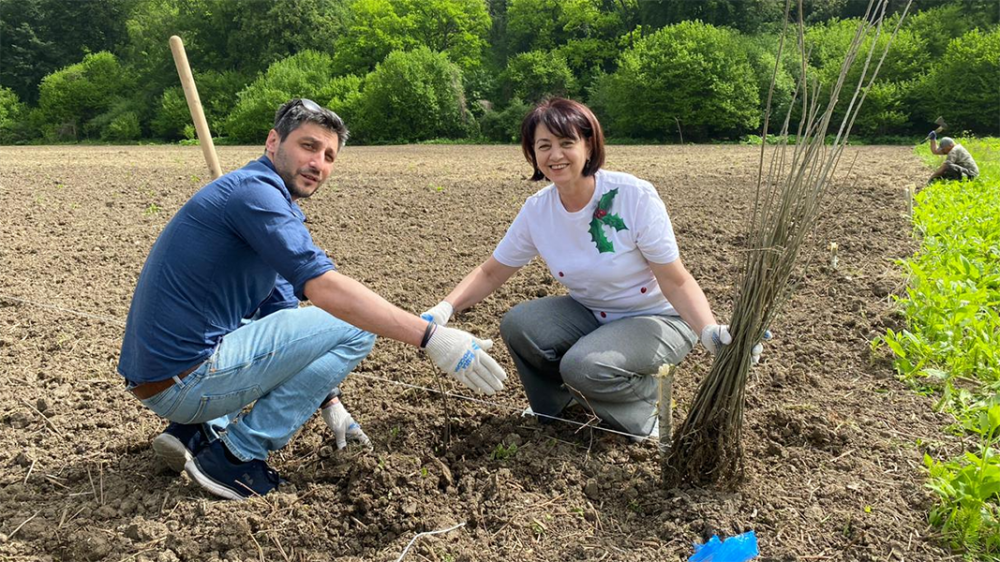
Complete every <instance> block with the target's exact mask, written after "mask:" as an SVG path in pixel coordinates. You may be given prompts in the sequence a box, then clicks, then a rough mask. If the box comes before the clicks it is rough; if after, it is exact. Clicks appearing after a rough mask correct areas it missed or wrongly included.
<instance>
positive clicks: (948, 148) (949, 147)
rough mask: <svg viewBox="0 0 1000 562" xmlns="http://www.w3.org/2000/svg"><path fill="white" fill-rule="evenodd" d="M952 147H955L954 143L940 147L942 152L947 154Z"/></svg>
mask: <svg viewBox="0 0 1000 562" xmlns="http://www.w3.org/2000/svg"><path fill="white" fill-rule="evenodd" d="M953 148H955V145H953V144H949V145H948V146H946V147H943V148H942V149H941V152H944V153H945V154H948V153H949V152H951V149H953Z"/></svg>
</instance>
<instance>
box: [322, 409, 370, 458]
mask: <svg viewBox="0 0 1000 562" xmlns="http://www.w3.org/2000/svg"><path fill="white" fill-rule="evenodd" d="M320 413H321V414H322V416H323V421H325V422H326V425H328V426H329V427H330V429H332V430H333V436H334V437H335V438H336V440H337V449H343V448H344V447H347V441H348V440H350V441H355V442H357V443H360V444H361V446H363V447H364V448H366V449H371V448H372V442H371V439H368V436H367V435H365V432H364V431H361V426H360V425H359V424H358V422H356V421H354V416H352V415H351V414H350V413H348V411H347V408H345V407H344V404H343V403H342V402H341V401H340V399H339V398H334V399H333V400H332V401H331V402H330V403H328V405H327V406H326V407H324V408H323V409H322V410H321V411H320Z"/></svg>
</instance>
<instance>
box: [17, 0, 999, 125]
mask: <svg viewBox="0 0 1000 562" xmlns="http://www.w3.org/2000/svg"><path fill="white" fill-rule="evenodd" d="M793 4H797V3H793ZM905 5H906V2H905V0H892V1H891V2H890V4H889V13H890V16H889V20H890V21H889V25H890V27H889V29H891V26H893V25H894V22H895V21H898V17H899V14H900V12H901V11H902V9H903V8H904V6H905ZM867 7H868V0H806V1H805V2H804V6H803V18H804V20H805V21H806V24H807V29H806V43H807V44H806V49H807V53H808V55H807V57H808V60H806V61H802V60H801V57H800V55H799V54H798V53H797V52H796V51H797V50H796V49H794V48H792V49H787V50H786V52H785V53H783V54H782V57H781V60H780V61H777V60H776V58H777V47H778V43H779V34H780V33H781V24H780V21H781V19H782V16H783V11H784V1H783V0H241V1H239V2H236V1H230V0H88V1H79V2H66V1H65V0H17V1H14V0H2V2H0V142H2V143H17V142H73V141H80V140H101V141H108V142H133V141H137V140H142V139H161V140H165V141H175V140H179V139H183V138H185V137H188V138H190V137H192V136H193V134H194V133H193V127H192V126H191V124H190V116H189V114H188V110H187V105H186V102H185V99H184V94H183V91H182V90H181V87H180V83H179V80H178V78H177V73H176V71H175V69H174V63H173V59H172V57H171V55H170V50H169V46H168V42H167V40H168V38H169V37H170V36H171V35H180V36H181V37H182V38H183V39H184V42H185V45H186V47H187V52H188V57H189V59H190V62H191V66H192V68H193V70H194V75H195V79H196V82H197V84H198V90H199V93H200V96H201V100H202V103H203V105H204V107H205V112H206V115H207V117H208V120H209V124H210V126H211V128H212V130H213V133H214V134H216V135H219V136H223V137H227V138H228V139H229V140H230V141H231V142H239V143H258V142H260V141H261V140H262V139H263V137H264V135H265V134H266V132H267V130H268V129H269V128H270V125H271V121H272V119H273V115H274V110H275V108H276V107H277V105H278V104H280V103H281V102H283V101H285V100H287V99H289V98H291V97H295V96H300V97H308V98H311V99H314V100H316V101H317V102H319V103H322V104H325V105H327V106H328V107H330V108H331V109H333V110H334V111H336V112H338V113H339V114H341V115H342V116H343V117H344V118H345V119H346V120H347V122H348V125H349V127H350V128H351V130H352V139H354V141H357V142H360V143H397V142H414V141H422V140H428V139H442V138H445V139H470V140H473V141H476V140H481V141H493V142H511V141H514V140H516V137H517V133H518V126H519V123H520V120H521V118H522V117H523V115H524V114H525V112H526V111H527V110H528V108H529V107H530V106H531V105H532V104H534V103H536V102H537V101H538V100H540V99H542V98H544V97H545V96H550V95H563V96H570V97H573V98H575V99H580V100H582V101H585V102H587V103H589V104H590V105H591V106H592V107H593V108H594V109H595V111H596V112H597V113H598V115H599V117H600V118H601V121H602V124H604V126H605V127H606V129H607V133H608V135H609V136H611V137H614V138H620V139H637V140H643V141H650V142H656V141H669V140H674V139H676V138H677V136H678V134H683V136H684V138H685V139H686V140H695V141H706V140H731V139H738V138H740V137H742V136H743V135H748V134H754V133H759V128H760V126H761V124H762V121H763V109H764V104H765V100H766V99H767V92H768V87H769V85H770V81H771V75H772V73H773V72H774V69H775V67H776V66H777V68H778V74H777V79H776V90H775V94H774V102H773V105H774V107H775V110H776V111H778V112H784V111H785V110H786V109H787V108H788V107H789V104H790V103H791V101H792V97H793V91H794V89H795V85H796V82H797V80H798V79H799V77H800V74H801V72H802V69H803V68H805V71H806V72H807V74H808V76H809V77H810V78H815V79H818V80H820V83H824V82H825V83H826V84H829V83H830V80H831V79H832V78H834V77H836V76H837V75H838V73H839V70H840V64H841V62H842V59H843V53H844V51H845V50H846V48H847V45H848V43H849V42H850V40H851V37H852V35H853V32H854V29H855V28H856V26H857V18H860V17H863V16H864V13H865V10H866V9H867ZM793 17H797V15H793ZM789 40H790V41H791V43H790V44H791V45H794V38H793V37H789ZM884 42H885V36H884V35H883V36H882V37H880V38H875V37H872V38H870V39H869V41H868V48H874V49H879V48H880V46H882V45H884ZM803 63H804V64H803ZM782 114H783V113H782ZM939 115H943V116H945V118H946V120H947V121H948V122H949V124H950V125H951V127H952V130H955V131H966V132H969V133H971V134H978V135H990V134H993V135H995V134H998V132H1000V26H998V10H997V9H996V6H995V3H994V2H993V1H992V0H915V2H914V7H911V11H910V13H909V14H908V15H907V17H906V18H905V20H904V23H903V25H902V28H901V29H900V31H899V33H898V34H897V35H896V37H895V40H894V42H893V45H892V48H891V50H890V52H889V55H888V57H887V59H886V61H885V63H884V65H883V67H882V70H881V72H880V77H879V80H878V82H877V83H876V84H875V85H874V86H873V88H872V91H871V93H870V95H869V98H868V100H867V101H866V104H865V107H864V109H863V111H862V113H861V115H860V116H859V118H858V121H857V123H856V129H855V130H856V132H857V134H860V135H862V136H865V137H868V138H878V137H886V136H905V135H918V134H921V133H923V132H925V131H926V130H928V128H930V127H932V123H933V120H934V119H935V118H936V117H937V116H939ZM773 121H778V122H780V119H776V120H773Z"/></svg>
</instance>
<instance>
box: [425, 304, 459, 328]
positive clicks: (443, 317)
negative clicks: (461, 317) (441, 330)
mask: <svg viewBox="0 0 1000 562" xmlns="http://www.w3.org/2000/svg"><path fill="white" fill-rule="evenodd" d="M454 312H455V309H454V307H452V306H451V303H450V302H448V301H441V302H439V303H437V304H435V305H434V306H433V307H432V308H429V309H427V311H425V312H424V313H423V314H421V315H420V317H421V318H423V319H424V320H426V321H428V322H433V323H435V324H437V325H438V326H446V325H447V324H448V321H449V320H451V315H452V314H453V313H454Z"/></svg>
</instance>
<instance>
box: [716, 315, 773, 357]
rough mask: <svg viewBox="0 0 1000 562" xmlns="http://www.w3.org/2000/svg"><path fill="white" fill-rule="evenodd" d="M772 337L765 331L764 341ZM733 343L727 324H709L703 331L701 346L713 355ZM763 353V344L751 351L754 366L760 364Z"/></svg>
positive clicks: (768, 331) (769, 332)
mask: <svg viewBox="0 0 1000 562" xmlns="http://www.w3.org/2000/svg"><path fill="white" fill-rule="evenodd" d="M771 337H772V335H771V330H765V331H764V338H763V340H764V341H767V340H769V339H771ZM731 343H733V336H732V335H730V334H729V326H728V325H727V324H709V325H708V326H705V328H704V329H703V330H702V331H701V345H703V346H705V349H707V350H708V352H709V353H711V354H712V355H715V354H716V353H718V352H719V350H720V349H722V346H724V345H729V344H731ZM762 353H764V345H763V344H761V343H758V344H757V345H755V346H753V349H752V350H750V358H751V360H752V361H753V363H754V365H756V364H757V363H759V362H760V356H761V354H762Z"/></svg>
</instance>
